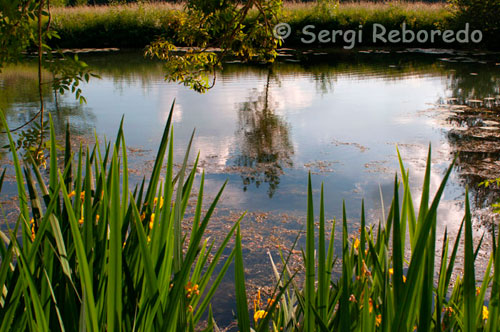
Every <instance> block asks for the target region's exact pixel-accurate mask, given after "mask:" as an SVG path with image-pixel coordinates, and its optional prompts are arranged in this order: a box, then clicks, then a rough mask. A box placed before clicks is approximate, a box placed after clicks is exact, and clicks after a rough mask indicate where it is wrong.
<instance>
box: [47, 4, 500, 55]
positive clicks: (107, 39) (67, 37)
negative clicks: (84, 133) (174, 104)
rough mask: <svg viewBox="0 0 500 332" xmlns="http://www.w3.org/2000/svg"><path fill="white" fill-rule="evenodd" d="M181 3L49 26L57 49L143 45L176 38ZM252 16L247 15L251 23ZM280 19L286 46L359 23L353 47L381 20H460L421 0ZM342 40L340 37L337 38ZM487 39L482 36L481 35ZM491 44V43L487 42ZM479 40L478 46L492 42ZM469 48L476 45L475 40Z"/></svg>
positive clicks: (389, 25) (421, 24) (110, 11)
mask: <svg viewBox="0 0 500 332" xmlns="http://www.w3.org/2000/svg"><path fill="white" fill-rule="evenodd" d="M182 8H183V7H182V5H180V4H177V5H173V4H140V5H137V4H134V5H120V6H102V7H91V6H82V7H69V8H54V9H53V20H52V28H53V29H54V30H55V31H57V32H58V34H59V35H60V36H61V39H60V40H58V41H55V43H56V44H57V46H59V47H62V48H82V47H121V48H127V47H132V48H136V47H139V48H140V47H144V46H146V45H147V44H148V43H150V42H151V41H153V40H155V38H157V37H158V36H160V35H166V36H169V37H171V38H173V39H174V40H175V38H176V35H177V31H178V29H179V27H181V26H182V25H181V19H182V15H183V10H182ZM251 20H252V15H251V14H250V15H249V17H248V19H247V22H246V23H247V24H251V23H250V22H251ZM281 21H282V22H286V23H288V24H290V26H291V27H292V33H291V35H290V37H289V38H287V39H286V40H285V43H284V45H283V46H285V47H332V46H333V47H342V46H344V45H345V44H346V43H345V42H344V41H343V40H338V41H337V42H336V43H332V42H328V43H319V42H317V41H316V42H315V43H312V44H308V45H305V44H304V43H302V42H301V40H300V39H301V38H302V37H304V35H303V33H302V28H303V27H305V26H307V25H314V26H315V30H316V32H318V31H319V30H322V29H326V30H330V31H331V30H342V31H347V30H355V31H359V30H360V28H359V26H360V25H361V26H363V28H362V30H363V41H362V43H356V46H370V45H373V44H374V43H373V38H372V37H371V36H372V28H373V24H375V23H378V24H381V25H383V26H384V27H385V28H386V29H387V31H390V30H401V28H402V24H403V23H405V24H406V27H407V29H411V30H413V31H415V32H417V31H419V30H426V31H431V30H436V29H439V30H442V31H444V30H446V29H452V30H458V29H462V28H463V27H464V26H463V24H462V25H460V24H458V23H455V21H454V20H453V14H452V12H451V11H450V10H449V7H447V6H446V5H444V4H424V3H418V2H417V3H404V2H403V3H400V2H394V3H371V2H366V3H365V2H362V3H342V4H340V5H339V6H334V5H331V4H328V3H308V4H296V3H285V5H284V9H283V13H282V18H281ZM338 38H339V39H341V38H340V37H338ZM485 39H486V38H485ZM375 44H376V45H377V46H404V47H409V46H418V47H424V46H425V47H442V46H446V47H450V46H452V47H470V45H468V44H467V45H461V44H459V43H451V44H447V43H443V42H442V40H441V39H440V38H436V42H434V43H430V42H427V43H415V42H413V43H401V42H400V43H396V44H391V43H383V42H380V41H378V42H377V43H375ZM491 45H493V44H491ZM491 45H490V44H484V43H483V44H482V46H491ZM473 46H474V47H477V46H478V45H476V44H474V45H473Z"/></svg>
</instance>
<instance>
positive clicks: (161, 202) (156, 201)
mask: <svg viewBox="0 0 500 332" xmlns="http://www.w3.org/2000/svg"><path fill="white" fill-rule="evenodd" d="M156 203H158V197H155V199H154V202H153V205H155V206H156ZM162 207H163V197H160V209H161V208H162Z"/></svg>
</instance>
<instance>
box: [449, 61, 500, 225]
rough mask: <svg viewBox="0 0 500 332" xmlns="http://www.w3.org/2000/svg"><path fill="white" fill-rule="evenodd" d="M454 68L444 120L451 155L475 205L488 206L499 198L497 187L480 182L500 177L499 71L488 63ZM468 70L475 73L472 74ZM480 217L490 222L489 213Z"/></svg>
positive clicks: (499, 193)
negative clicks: (447, 110)
mask: <svg viewBox="0 0 500 332" xmlns="http://www.w3.org/2000/svg"><path fill="white" fill-rule="evenodd" d="M455 68H456V70H455V71H454V72H452V74H451V75H449V76H448V82H449V83H448V88H449V90H450V91H451V97H452V98H451V99H449V100H448V103H450V104H453V105H449V107H450V111H451V112H450V115H449V116H448V118H447V122H448V123H449V124H450V125H451V126H452V128H453V129H451V130H450V131H449V132H448V134H447V138H448V141H449V143H450V147H451V148H452V151H453V152H454V154H455V153H458V158H457V164H456V166H457V168H458V170H459V171H458V174H459V176H460V178H461V179H462V181H463V183H464V184H466V185H467V186H468V187H469V190H470V191H471V194H472V195H471V196H472V199H473V202H474V204H475V206H476V208H480V209H483V208H488V207H489V206H491V204H493V203H495V202H496V201H497V200H498V197H499V196H500V188H497V187H496V186H495V185H493V186H490V187H488V188H485V187H484V186H480V185H479V184H480V183H481V182H482V181H484V180H487V179H494V178H498V177H500V97H499V95H500V90H499V89H500V74H499V71H498V70H497V69H496V68H495V70H491V68H489V67H488V66H483V67H477V66H476V67H475V68H474V67H473V69H472V68H471V67H469V66H456V67H455ZM471 69H472V70H474V69H475V70H476V72H473V74H471V72H472V70H471ZM471 100H473V101H474V102H475V103H471ZM478 101H482V102H480V103H477V102H478ZM440 103H445V101H443V100H441V101H440ZM480 218H481V219H483V223H484V224H486V225H490V224H491V214H490V213H486V214H485V215H480Z"/></svg>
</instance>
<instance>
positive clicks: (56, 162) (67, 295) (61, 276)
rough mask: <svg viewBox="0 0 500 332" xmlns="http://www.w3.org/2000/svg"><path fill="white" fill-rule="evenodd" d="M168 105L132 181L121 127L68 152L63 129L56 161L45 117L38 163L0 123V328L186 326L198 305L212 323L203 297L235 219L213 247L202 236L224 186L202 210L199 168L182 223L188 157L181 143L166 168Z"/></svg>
mask: <svg viewBox="0 0 500 332" xmlns="http://www.w3.org/2000/svg"><path fill="white" fill-rule="evenodd" d="M172 111H173V105H172V109H171V111H170V115H169V118H168V121H167V124H166V126H165V131H164V133H163V136H162V139H161V143H160V147H159V149H158V154H157V156H156V160H155V165H154V168H153V170H152V172H151V174H150V178H149V180H148V182H146V181H145V179H144V180H143V181H142V183H141V185H140V186H136V187H135V189H134V190H133V192H130V191H129V190H128V188H129V182H128V181H129V175H128V162H127V150H126V146H125V136H124V133H123V130H122V126H120V129H119V131H118V134H117V137H116V141H115V143H114V144H113V145H112V144H111V143H107V142H105V143H104V149H103V150H101V145H100V144H99V142H98V141H97V137H96V141H97V142H96V144H95V145H94V146H93V147H92V148H88V147H87V148H82V147H80V149H79V150H78V151H77V152H76V154H74V153H73V152H72V151H71V144H70V141H71V138H70V134H69V130H67V132H66V147H65V153H64V157H63V160H61V159H60V158H59V156H58V149H57V147H56V136H55V131H54V126H53V124H52V120H50V138H49V142H50V148H49V154H50V162H49V165H47V166H48V171H44V170H43V169H40V168H39V167H38V166H37V165H36V163H33V162H32V163H31V164H30V163H25V164H24V166H23V165H21V162H20V161H19V158H18V155H17V152H16V149H14V142H13V140H12V137H11V135H10V133H8V136H9V141H10V145H11V147H12V148H11V151H12V159H13V163H14V169H15V173H16V181H17V189H18V198H19V215H18V218H17V220H16V223H15V226H14V227H13V228H9V229H8V232H7V233H5V232H3V231H0V236H1V241H0V257H1V263H0V289H2V293H1V294H0V331H27V330H29V331H49V330H50V331H58V330H60V331H76V330H88V331H99V330H108V331H122V330H124V331H132V330H136V331H183V330H188V329H189V330H193V329H194V328H195V327H196V326H197V324H198V322H199V321H200V320H201V318H202V317H203V316H202V315H203V314H204V313H206V311H207V310H209V316H208V321H209V327H210V326H214V325H213V319H212V315H211V310H210V308H209V305H210V301H211V299H212V297H213V296H214V292H215V290H216V289H217V287H218V285H219V284H220V282H221V280H222V277H223V276H224V274H225V272H226V271H227V269H228V267H229V265H230V263H231V261H232V260H233V257H234V256H235V255H237V254H238V251H237V250H235V249H233V250H232V251H230V253H229V257H227V259H225V260H224V262H223V265H222V266H219V263H222V259H221V257H222V254H223V251H224V250H226V249H227V244H228V242H229V241H230V240H231V237H232V235H233V234H234V233H235V232H236V230H237V229H238V228H239V220H238V222H236V223H234V225H232V227H231V229H230V230H229V232H228V233H227V235H226V237H225V238H224V239H223V240H222V243H221V245H220V247H219V248H218V249H217V250H215V248H214V244H213V242H210V241H209V240H208V239H204V234H205V230H206V227H207V225H208V223H209V221H210V218H211V215H212V213H213V211H214V209H215V206H216V204H217V202H218V201H219V199H220V197H221V194H222V191H223V189H224V186H225V185H224V186H222V188H221V189H220V191H219V192H218V194H217V196H216V197H215V199H214V201H213V202H212V203H211V205H210V206H209V208H208V210H207V211H206V213H205V214H204V215H203V214H202V204H203V184H204V174H202V175H201V180H200V186H199V187H200V189H199V193H198V198H197V201H196V208H195V211H196V212H195V214H194V218H193V222H192V225H191V227H190V232H188V234H184V233H183V231H182V227H183V225H184V223H185V222H186V221H185V220H184V215H185V211H186V207H187V205H188V202H189V200H190V196H191V192H192V187H193V183H194V181H195V175H196V170H197V161H198V158H197V159H196V160H195V162H194V166H193V168H192V169H190V170H189V169H188V168H187V167H188V166H187V165H188V155H189V151H190V146H191V142H190V143H189V146H188V148H187V151H186V155H185V157H184V160H183V163H182V166H181V168H180V170H179V172H178V173H177V174H176V175H175V174H174V166H173V165H174V164H173V141H172V133H171V132H170V125H171V121H172ZM0 117H1V120H2V122H3V125H4V126H5V128H7V123H6V121H5V118H4V117H3V113H2V114H0ZM122 123H123V121H122ZM165 156H166V171H165V173H164V174H163V175H162V176H163V180H160V178H161V174H160V173H161V172H162V166H164V160H165ZM4 175H5V173H4ZM3 179H4V176H2V177H1V178H0V184H1V183H2V182H3ZM122 189H123V190H122ZM240 220H241V219H240ZM5 225H6V227H8V223H6V224H5ZM237 248H240V252H239V254H240V255H241V245H239V247H237ZM226 254H227V252H226ZM209 257H210V259H209ZM216 267H217V268H218V269H219V270H218V271H219V272H217V273H215V272H214V271H215V269H216ZM204 319H205V318H204Z"/></svg>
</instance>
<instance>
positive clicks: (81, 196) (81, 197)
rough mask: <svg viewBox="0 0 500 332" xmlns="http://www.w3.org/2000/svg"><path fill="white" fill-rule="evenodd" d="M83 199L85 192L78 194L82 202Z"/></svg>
mask: <svg viewBox="0 0 500 332" xmlns="http://www.w3.org/2000/svg"><path fill="white" fill-rule="evenodd" d="M84 199H85V190H84V191H82V192H81V193H80V200H81V201H83V200H84Z"/></svg>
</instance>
